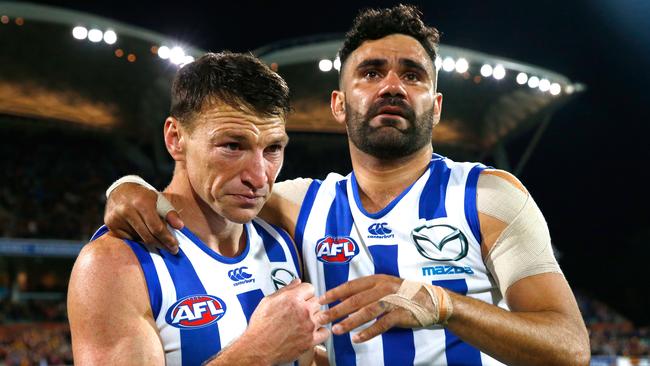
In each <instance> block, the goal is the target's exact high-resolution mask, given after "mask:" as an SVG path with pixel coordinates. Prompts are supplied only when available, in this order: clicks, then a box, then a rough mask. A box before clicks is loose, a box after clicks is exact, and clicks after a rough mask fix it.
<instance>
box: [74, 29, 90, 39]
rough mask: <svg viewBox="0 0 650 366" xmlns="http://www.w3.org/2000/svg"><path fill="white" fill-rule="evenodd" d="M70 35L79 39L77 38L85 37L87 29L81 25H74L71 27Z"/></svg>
mask: <svg viewBox="0 0 650 366" xmlns="http://www.w3.org/2000/svg"><path fill="white" fill-rule="evenodd" d="M72 36H73V37H74V38H75V39H79V40H82V39H86V37H88V29H86V27H82V26H80V25H79V26H76V27H74V28H72Z"/></svg>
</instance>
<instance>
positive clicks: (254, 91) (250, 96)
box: [169, 51, 291, 126]
mask: <svg viewBox="0 0 650 366" xmlns="http://www.w3.org/2000/svg"><path fill="white" fill-rule="evenodd" d="M212 98H214V99H217V100H219V101H221V102H224V103H226V104H227V105H229V106H231V107H233V108H236V109H242V108H245V109H247V110H248V111H250V112H253V113H254V114H256V115H259V116H263V117H271V116H281V117H284V116H285V115H286V114H287V113H289V111H290V109H291V107H290V104H289V87H288V86H287V83H286V82H285V81H284V79H282V77H280V75H278V74H277V73H276V72H274V71H273V70H271V69H270V68H269V67H268V66H266V65H265V64H264V63H263V62H262V61H260V60H259V59H258V58H257V57H255V56H253V55H251V54H243V53H233V52H229V51H224V52H219V53H206V54H205V55H203V56H201V57H200V58H199V59H197V60H196V61H194V62H192V63H190V64H187V65H185V66H184V67H182V68H181V69H180V70H178V72H177V73H176V76H175V77H174V82H173V84H172V98H171V99H172V103H171V108H170V111H169V113H170V115H171V116H172V117H174V118H177V119H178V120H179V121H180V122H181V124H183V125H185V126H191V120H192V118H193V117H194V115H195V114H196V113H198V112H200V111H201V109H202V108H203V107H204V105H205V103H206V102H208V101H210V99H212Z"/></svg>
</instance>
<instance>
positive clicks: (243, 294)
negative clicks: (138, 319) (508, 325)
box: [93, 219, 301, 366]
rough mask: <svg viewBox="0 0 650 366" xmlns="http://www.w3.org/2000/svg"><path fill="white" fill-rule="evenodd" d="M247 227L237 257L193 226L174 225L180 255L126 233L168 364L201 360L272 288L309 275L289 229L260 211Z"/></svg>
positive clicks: (230, 336)
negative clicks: (303, 269) (195, 231)
mask: <svg viewBox="0 0 650 366" xmlns="http://www.w3.org/2000/svg"><path fill="white" fill-rule="evenodd" d="M245 230H246V234H247V235H246V238H247V243H246V249H245V250H244V252H243V253H241V254H240V255H239V256H237V257H234V258H231V257H224V256H222V255H219V254H218V253H216V252H215V251H213V250H212V249H210V248H209V247H208V246H207V245H206V244H204V243H203V242H202V241H201V240H200V239H199V238H197V237H196V236H195V235H194V234H193V233H192V232H191V231H190V230H189V229H187V228H183V229H182V230H172V232H173V233H174V235H175V236H176V238H177V239H178V242H179V243H180V250H179V253H178V254H177V255H172V254H170V253H168V252H166V251H162V250H157V249H151V248H147V247H146V246H145V245H143V244H140V243H137V242H133V241H130V240H125V241H126V242H127V244H129V246H130V247H131V249H132V250H133V252H134V253H135V255H136V257H137V258H138V260H139V262H140V265H141V266H142V270H143V272H144V276H145V279H146V282H147V288H148V291H149V299H150V301H151V309H152V311H153V317H154V319H155V321H156V325H157V327H158V332H159V334H160V338H161V340H162V344H163V348H164V351H165V358H166V364H167V365H182V366H188V365H201V363H202V362H204V361H205V360H207V359H208V358H210V357H211V356H212V355H214V354H216V353H217V352H219V351H220V350H221V349H222V348H223V347H225V346H226V345H228V344H229V343H231V342H232V341H234V340H235V339H236V338H238V337H239V336H240V335H241V334H242V333H243V332H244V330H245V329H246V327H247V325H248V321H249V320H250V317H251V315H252V314H253V311H254V310H255V308H256V307H257V305H258V304H259V302H260V301H261V300H262V298H263V297H264V296H266V295H269V294H271V293H273V292H275V291H276V290H277V289H279V288H281V287H283V286H284V285H286V284H288V283H289V282H290V281H291V280H292V279H293V278H295V277H300V276H301V270H300V264H299V263H300V262H299V259H298V255H297V252H296V247H295V245H294V244H293V241H292V240H291V238H290V237H289V236H288V235H287V234H286V232H284V231H283V230H282V229H280V228H278V227H275V226H272V225H270V224H268V223H266V222H264V221H263V220H260V219H255V220H253V221H252V222H250V223H247V224H245ZM104 232H105V230H102V229H100V231H98V233H96V234H95V235H94V236H93V239H95V238H96V237H97V236H99V235H101V234H103V233H104Z"/></svg>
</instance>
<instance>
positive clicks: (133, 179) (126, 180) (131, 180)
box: [106, 175, 158, 199]
mask: <svg viewBox="0 0 650 366" xmlns="http://www.w3.org/2000/svg"><path fill="white" fill-rule="evenodd" d="M123 183H135V184H139V185H141V186H143V187H145V188H149V189H151V190H152V191H154V192H158V191H157V190H156V188H154V186H152V185H151V184H149V183H147V181H145V180H144V179H142V178H140V177H139V176H137V175H126V176H124V177H122V178H120V179H118V180H116V181H115V182H113V184H111V185H110V186H109V187H108V189H107V190H106V199H108V196H110V195H111V192H113V191H114V190H115V188H117V186H119V185H120V184H123Z"/></svg>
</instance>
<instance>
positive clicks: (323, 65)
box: [318, 59, 333, 72]
mask: <svg viewBox="0 0 650 366" xmlns="http://www.w3.org/2000/svg"><path fill="white" fill-rule="evenodd" d="M332 66H333V65H332V60H328V59H322V60H320V62H319V63H318V68H319V69H320V71H323V72H328V71H330V70H332Z"/></svg>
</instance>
